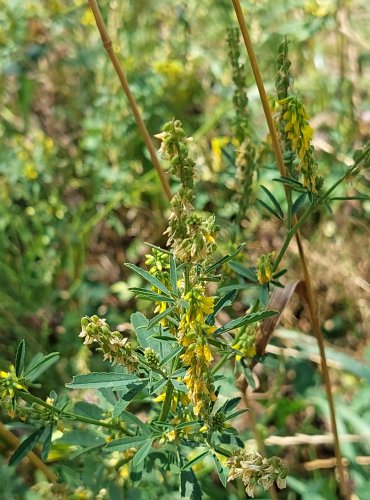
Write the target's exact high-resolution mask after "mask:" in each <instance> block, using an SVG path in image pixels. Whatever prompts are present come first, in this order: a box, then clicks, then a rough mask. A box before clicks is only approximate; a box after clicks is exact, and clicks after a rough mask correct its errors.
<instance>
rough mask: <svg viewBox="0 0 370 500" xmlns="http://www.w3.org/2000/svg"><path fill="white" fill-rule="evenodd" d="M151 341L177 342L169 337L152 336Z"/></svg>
mask: <svg viewBox="0 0 370 500" xmlns="http://www.w3.org/2000/svg"><path fill="white" fill-rule="evenodd" d="M151 338H152V339H157V340H163V341H164V342H177V339H175V337H170V336H169V335H153V336H152V337H151Z"/></svg>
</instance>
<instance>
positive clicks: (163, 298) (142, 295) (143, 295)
mask: <svg viewBox="0 0 370 500" xmlns="http://www.w3.org/2000/svg"><path fill="white" fill-rule="evenodd" d="M129 290H130V291H131V292H133V293H134V294H135V296H136V297H137V298H138V299H142V300H149V301H153V302H170V303H172V302H174V299H172V298H171V297H168V296H167V295H160V294H159V293H156V292H152V291H151V290H147V289H146V288H136V287H131V288H129Z"/></svg>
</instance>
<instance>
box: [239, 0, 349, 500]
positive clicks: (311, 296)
mask: <svg viewBox="0 0 370 500" xmlns="http://www.w3.org/2000/svg"><path fill="white" fill-rule="evenodd" d="M232 4H233V7H234V10H235V14H236V17H237V20H238V24H239V27H240V31H241V33H242V37H243V40H244V44H245V47H246V50H247V53H248V58H249V61H250V64H251V67H252V71H253V75H254V78H255V81H256V84H257V88H258V91H259V95H260V99H261V103H262V107H263V110H264V113H265V117H266V122H267V125H268V128H269V132H270V136H271V141H272V145H273V149H274V153H275V157H276V162H277V165H278V168H279V171H280V175H281V176H286V175H287V172H286V169H285V165H284V160H283V156H282V152H281V148H280V143H279V139H278V135H277V132H276V129H275V126H274V122H273V118H272V114H271V110H270V106H269V102H268V98H267V94H266V91H265V87H264V83H263V79H262V76H261V72H260V70H259V66H258V62H257V58H256V55H255V52H254V48H253V44H252V41H251V38H250V36H249V32H248V28H247V25H246V22H245V18H244V14H243V11H242V8H241V6H240V2H239V0H232ZM285 192H286V196H287V200H288V203H289V204H290V200H291V193H290V189H289V187H287V186H286V187H285ZM295 222H296V221H294V220H293V223H295ZM295 237H296V241H297V245H298V251H299V257H300V262H301V267H302V272H303V276H304V280H305V284H306V291H307V302H308V309H309V315H310V322H311V327H312V331H313V333H314V335H315V337H316V339H317V343H318V347H319V350H320V356H321V369H322V374H323V380H324V384H325V390H326V396H327V399H328V403H329V409H330V421H331V427H332V432H333V435H334V449H335V456H336V463H337V470H338V476H339V477H338V482H339V487H340V491H341V494H342V496H343V497H344V498H349V496H350V492H349V484H348V481H347V479H346V472H345V470H344V466H343V463H342V456H341V451H340V444H339V436H338V429H337V422H336V416H335V407H334V400H333V394H332V389H331V383H330V375H329V369H328V365H327V362H326V354H325V347H324V338H323V334H322V332H321V329H320V325H319V318H318V309H317V298H316V296H315V292H314V289H313V286H312V279H311V274H310V272H309V269H308V264H307V258H306V255H305V251H304V247H303V243H302V238H301V235H300V232H299V230H297V232H296V234H295Z"/></svg>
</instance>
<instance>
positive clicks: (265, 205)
mask: <svg viewBox="0 0 370 500" xmlns="http://www.w3.org/2000/svg"><path fill="white" fill-rule="evenodd" d="M257 201H258V203H259V204H260V205H261V206H262V207H263V208H265V209H266V210H267V211H268V212H270V214H272V215H273V216H274V217H276V218H277V219H279V220H280V221H283V220H284V219H282V218H281V216H280V214H279V212H277V211H276V210H275V209H273V208H272V207H270V205H267V203H265V202H264V201H263V200H260V199H259V198H257Z"/></svg>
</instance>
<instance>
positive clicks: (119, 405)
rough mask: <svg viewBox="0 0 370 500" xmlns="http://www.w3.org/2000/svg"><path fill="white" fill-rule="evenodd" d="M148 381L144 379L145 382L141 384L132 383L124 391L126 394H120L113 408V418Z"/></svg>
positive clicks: (117, 415)
mask: <svg viewBox="0 0 370 500" xmlns="http://www.w3.org/2000/svg"><path fill="white" fill-rule="evenodd" d="M148 382H149V381H148V380H145V382H143V383H142V384H137V385H134V386H133V387H132V388H131V389H130V390H129V391H127V392H126V394H124V395H123V396H122V398H121V399H120V400H119V401H117V403H116V405H115V406H114V409H113V414H112V416H113V418H117V417H119V415H120V414H121V413H122V412H123V410H125V409H126V408H127V406H128V405H129V404H130V403H131V401H132V400H133V399H134V397H135V396H136V395H137V394H139V392H141V391H142V390H143V389H144V388H145V387H146V386H147V385H148Z"/></svg>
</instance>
